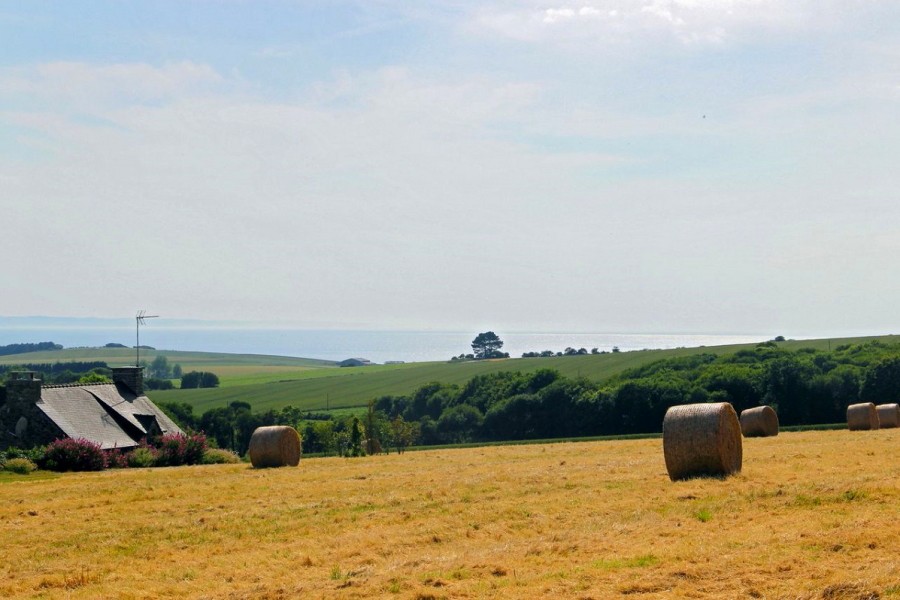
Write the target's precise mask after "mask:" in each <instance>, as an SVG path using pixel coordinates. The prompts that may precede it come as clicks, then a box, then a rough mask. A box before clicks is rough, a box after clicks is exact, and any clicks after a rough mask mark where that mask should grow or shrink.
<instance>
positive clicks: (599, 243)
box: [0, 0, 900, 335]
mask: <svg viewBox="0 0 900 600" xmlns="http://www.w3.org/2000/svg"><path fill="white" fill-rule="evenodd" d="M898 13H900V6H898V5H896V4H895V3H891V2H879V1H876V0H866V1H853V2H850V1H845V2H837V1H833V0H823V1H819V2H812V1H806V0H799V1H797V2H791V3H785V2H778V1H775V0H607V1H603V2H601V1H594V2H590V1H584V2H565V1H562V0H554V1H551V2H535V1H523V2H504V1H495V2H467V1H463V0H447V1H442V2H433V3H419V2H393V1H367V2H324V1H323V2H315V1H311V2H299V1H298V2H289V1H283V2H266V1H255V2H242V1H216V0H208V1H197V2H127V1H118V2H67V3H57V2H28V3H21V2H12V1H8V2H0V40H3V41H2V42H0V44H2V52H0V205H2V206H0V207H2V209H3V211H4V215H5V217H4V220H5V222H6V226H5V227H4V229H5V230H6V231H5V233H4V235H2V236H0V251H2V252H3V255H4V256H5V257H7V261H6V262H7V264H8V265H15V267H14V268H7V271H6V275H5V276H4V286H3V288H4V289H3V293H2V294H0V315H6V316H23V315H48V316H75V317H118V316H122V315H130V314H133V313H134V311H135V310H137V309H139V308H148V309H151V310H152V311H153V312H157V313H160V314H165V315H167V316H169V317H172V318H187V319H192V318H210V319H216V320H239V321H254V320H259V321H267V322H274V323H285V324H288V323H289V324H291V325H294V326H303V327H340V328H367V329H373V328H374V329H377V328H384V329H397V328H401V329H445V330H446V329H450V330H464V331H467V330H482V329H484V328H488V329H497V330H501V329H502V330H530V331H553V330H565V331H585V332H589V331H590V332H604V331H606V332H647V331H653V332H722V333H732V332H748V333H769V332H771V333H773V334H785V335H814V334H832V333H834V334H840V333H848V334H850V333H889V332H892V331H894V330H896V329H897V328H898V327H900V317H898V316H897V315H896V311H895V309H894V307H893V306H892V303H891V299H892V298H893V297H896V294H897V292H898V291H900V290H898V288H900V284H898V283H897V282H900V266H898V262H897V261H896V260H895V259H894V256H896V255H897V253H898V250H900V236H898V235H897V234H898V231H897V229H898V223H900V203H898V202H897V191H896V190H897V189H898V185H897V184H898V178H900V176H898V174H897V169H896V167H895V165H896V164H897V163H898V158H900V156H898V154H900V152H898V143H897V140H898V139H900V123H898V116H897V115H898V114H900V112H898V108H900V106H898V103H900V60H898V59H900V37H898V28H900V19H898V16H900V14H898Z"/></svg>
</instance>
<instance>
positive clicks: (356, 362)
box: [338, 358, 372, 367]
mask: <svg viewBox="0 0 900 600" xmlns="http://www.w3.org/2000/svg"><path fill="white" fill-rule="evenodd" d="M371 364H372V361H370V360H369V359H367V358H348V359H347V360H342V361H341V362H339V363H338V366H339V367H368V366H369V365H371Z"/></svg>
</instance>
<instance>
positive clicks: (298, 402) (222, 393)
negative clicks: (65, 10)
mask: <svg viewBox="0 0 900 600" xmlns="http://www.w3.org/2000/svg"><path fill="white" fill-rule="evenodd" d="M874 339H879V340H881V341H883V342H885V343H895V342H897V341H898V340H900V337H898V336H892V335H888V336H873V337H861V338H837V339H821V340H802V341H786V342H779V345H781V346H783V347H786V348H788V349H792V350H796V349H798V348H816V349H820V350H828V349H829V348H835V347H837V346H839V345H841V344H851V343H860V342H865V341H870V340H874ZM754 346H755V344H736V345H728V346H710V347H700V348H677V349H672V350H640V351H635V352H619V353H611V354H588V355H581V356H562V357H552V358H514V359H513V358H511V359H501V360H487V361H465V362H429V363H406V364H402V365H380V366H371V367H354V368H337V369H335V368H329V369H314V370H309V371H305V372H303V373H302V374H300V376H299V377H297V378H296V379H289V380H288V379H284V380H280V381H271V382H269V383H258V384H247V385H232V384H226V383H224V381H223V386H222V387H221V388H215V389H194V390H167V391H153V392H149V394H148V395H149V396H150V398H151V399H152V400H154V401H163V402H187V403H188V404H190V405H192V406H193V407H194V411H195V413H197V414H202V413H203V412H204V411H207V410H209V409H210V408H214V407H217V406H225V405H227V404H228V403H230V402H234V401H242V402H248V403H249V404H250V405H252V406H253V407H254V410H257V411H265V410H268V409H270V408H273V409H274V408H281V407H283V406H287V405H291V406H294V407H297V408H300V409H302V410H311V411H322V410H326V409H335V408H351V407H359V406H364V405H365V404H367V403H368V402H369V401H370V400H372V399H374V398H377V397H379V396H384V395H403V394H409V393H412V392H414V391H415V390H416V389H418V388H419V387H421V386H423V385H425V384H427V383H430V382H433V381H440V382H442V383H451V384H453V383H455V384H459V385H462V384H464V383H465V382H467V381H468V380H469V379H471V378H472V377H475V376H476V375H483V374H487V373H496V372H500V371H522V372H530V371H536V370H538V369H546V368H549V369H556V370H557V371H559V372H560V373H562V374H563V375H564V376H566V377H586V378H588V379H590V380H592V381H603V380H605V379H608V378H609V377H611V376H612V375H614V374H616V373H618V372H620V371H622V370H624V369H630V368H633V367H638V366H641V365H644V364H647V363H650V362H653V361H656V360H662V359H665V358H672V357H676V356H686V355H690V354H697V353H700V352H710V353H713V354H718V355H721V354H728V353H732V352H736V351H738V350H741V349H746V348H753V347H754Z"/></svg>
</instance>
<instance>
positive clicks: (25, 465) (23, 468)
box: [3, 458, 37, 475]
mask: <svg viewBox="0 0 900 600" xmlns="http://www.w3.org/2000/svg"><path fill="white" fill-rule="evenodd" d="M3 470H4V471H11V472H13V473H18V474H19V475H28V474H29V473H31V472H32V471H35V470H37V465H36V464H34V463H33V462H31V461H30V460H28V459H27V458H11V459H9V460H8V461H6V463H5V464H4V465H3Z"/></svg>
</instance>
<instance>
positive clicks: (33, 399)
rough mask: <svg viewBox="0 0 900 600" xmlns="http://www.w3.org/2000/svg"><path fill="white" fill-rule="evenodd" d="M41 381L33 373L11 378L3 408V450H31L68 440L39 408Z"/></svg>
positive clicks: (0, 415)
mask: <svg viewBox="0 0 900 600" xmlns="http://www.w3.org/2000/svg"><path fill="white" fill-rule="evenodd" d="M40 399H41V380H40V379H37V377H36V376H35V373H33V372H31V371H24V372H16V373H11V374H10V379H9V380H8V381H7V383H6V402H4V403H3V405H2V406H0V450H5V449H6V448H9V447H10V446H18V447H20V448H32V447H34V446H43V445H46V444H49V443H50V442H52V441H53V440H55V439H58V438H61V437H66V436H65V434H64V433H63V431H62V430H61V429H60V428H59V427H57V426H56V424H55V423H54V422H53V421H51V420H50V419H49V418H48V417H47V415H45V414H44V413H43V412H42V411H41V409H39V408H38V407H37V402H38V400H40Z"/></svg>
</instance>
